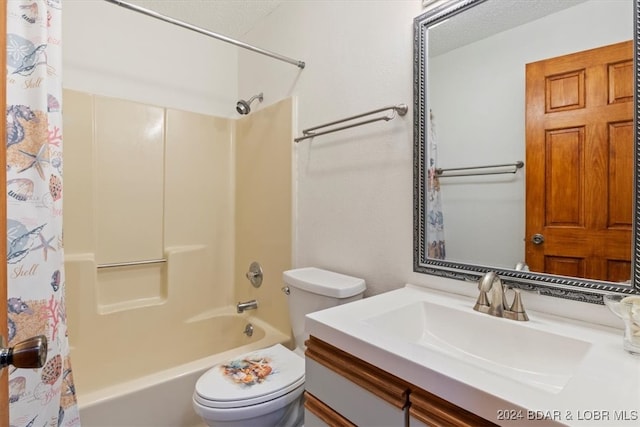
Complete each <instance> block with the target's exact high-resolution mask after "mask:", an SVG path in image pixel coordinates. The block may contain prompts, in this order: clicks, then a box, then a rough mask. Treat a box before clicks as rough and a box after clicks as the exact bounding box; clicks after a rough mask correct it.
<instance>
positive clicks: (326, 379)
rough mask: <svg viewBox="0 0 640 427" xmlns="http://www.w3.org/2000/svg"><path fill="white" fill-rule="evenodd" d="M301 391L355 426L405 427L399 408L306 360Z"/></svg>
mask: <svg viewBox="0 0 640 427" xmlns="http://www.w3.org/2000/svg"><path fill="white" fill-rule="evenodd" d="M305 389H306V390H307V391H308V392H309V393H310V394H312V395H314V396H315V397H316V398H317V399H319V400H320V401H322V402H323V403H324V404H325V405H326V406H329V407H330V408H332V409H333V410H334V411H335V412H337V413H339V414H340V415H342V416H343V417H344V418H346V419H347V420H349V421H350V422H351V423H353V424H355V425H359V426H367V427H373V426H381V427H382V426H384V427H392V426H404V425H405V411H404V410H403V409H402V408H397V407H396V406H394V405H392V404H390V403H388V402H386V401H385V400H383V399H381V398H380V397H378V396H376V395H375V394H373V393H371V392H369V391H368V390H365V389H364V388H362V387H360V386H358V385H356V384H355V383H353V382H351V381H349V380H348V379H346V378H344V377H343V376H341V375H339V374H337V373H336V372H334V371H332V370H331V369H329V368H327V367H325V366H323V365H321V364H320V363H318V362H316V361H314V360H311V359H309V358H307V361H306V373H305ZM305 425H306V421H305Z"/></svg>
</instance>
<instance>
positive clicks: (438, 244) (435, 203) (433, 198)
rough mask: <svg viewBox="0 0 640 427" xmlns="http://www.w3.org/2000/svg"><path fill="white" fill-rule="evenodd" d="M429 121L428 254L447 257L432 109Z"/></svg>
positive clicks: (442, 257) (431, 256) (430, 256)
mask: <svg viewBox="0 0 640 427" xmlns="http://www.w3.org/2000/svg"><path fill="white" fill-rule="evenodd" d="M427 123H428V125H429V133H428V136H427V162H428V163H427V256H428V257H429V258H437V259H445V255H446V254H445V244H444V217H443V215H442V197H441V195H440V180H439V178H438V175H437V174H436V168H437V167H438V166H437V157H438V151H437V148H438V146H437V144H436V130H435V120H434V116H433V112H432V111H429V120H427Z"/></svg>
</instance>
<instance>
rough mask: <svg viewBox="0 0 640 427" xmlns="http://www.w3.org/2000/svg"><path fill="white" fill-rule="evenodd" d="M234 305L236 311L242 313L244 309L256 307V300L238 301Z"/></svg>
mask: <svg viewBox="0 0 640 427" xmlns="http://www.w3.org/2000/svg"><path fill="white" fill-rule="evenodd" d="M236 307H237V309H238V313H243V312H244V311H246V310H255V309H256V308H258V301H257V300H255V299H252V300H251V301H246V302H239V303H238V305H237V306H236Z"/></svg>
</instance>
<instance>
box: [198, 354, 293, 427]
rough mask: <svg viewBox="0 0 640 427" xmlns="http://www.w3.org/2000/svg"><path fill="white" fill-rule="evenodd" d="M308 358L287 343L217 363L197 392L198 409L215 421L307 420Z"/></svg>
mask: <svg viewBox="0 0 640 427" xmlns="http://www.w3.org/2000/svg"><path fill="white" fill-rule="evenodd" d="M303 392H304V359H303V358H302V357H300V356H298V355H297V354H295V353H294V352H292V351H290V350H289V349H287V348H286V347H284V346H282V345H281V344H276V345H275V346H272V347H269V348H265V349H261V350H257V351H254V352H251V353H248V354H244V355H240V356H238V357H237V358H234V359H233V360H231V361H229V362H225V363H221V364H219V365H216V366H214V367H213V368H212V369H210V370H209V371H207V372H206V373H205V374H204V375H202V376H201V377H200V378H199V379H198V381H197V383H196V390H195V392H194V395H193V405H194V409H195V411H196V413H197V414H198V415H199V416H200V418H202V419H203V420H204V421H205V423H206V424H207V425H210V426H228V427H231V426H234V427H235V426H256V427H270V426H290V427H294V426H298V425H301V424H302V416H303V408H302V398H301V397H302V393H303Z"/></svg>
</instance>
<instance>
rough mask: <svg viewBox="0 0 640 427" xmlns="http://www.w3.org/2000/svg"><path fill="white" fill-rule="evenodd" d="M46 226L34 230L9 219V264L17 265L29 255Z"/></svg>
mask: <svg viewBox="0 0 640 427" xmlns="http://www.w3.org/2000/svg"><path fill="white" fill-rule="evenodd" d="M45 225H46V224H42V225H41V226H39V227H36V228H34V229H32V230H28V229H27V227H25V225H24V224H23V223H21V222H19V221H16V220H15V219H7V262H8V263H9V264H15V263H17V262H20V261H21V260H22V259H24V257H26V256H27V255H28V254H29V249H30V248H31V246H32V245H33V242H34V239H35V238H36V237H37V236H38V235H39V234H40V232H41V231H42V229H43V228H44V227H45Z"/></svg>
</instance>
